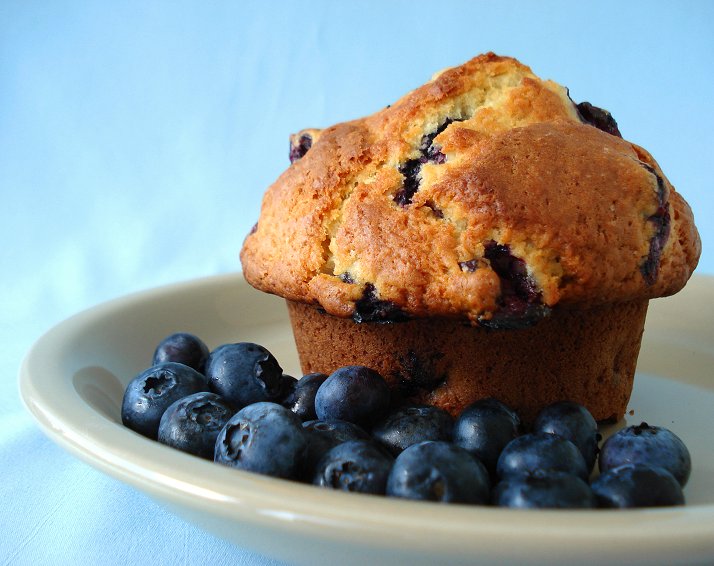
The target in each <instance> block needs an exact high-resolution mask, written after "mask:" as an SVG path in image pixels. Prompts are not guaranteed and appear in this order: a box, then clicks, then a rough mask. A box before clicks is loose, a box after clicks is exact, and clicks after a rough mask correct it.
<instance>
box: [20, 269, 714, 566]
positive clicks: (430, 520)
mask: <svg viewBox="0 0 714 566" xmlns="http://www.w3.org/2000/svg"><path fill="white" fill-rule="evenodd" d="M694 277H695V279H696V280H698V281H699V282H702V283H703V284H704V285H706V286H710V285H714V277H711V276H706V275H695V276H694ZM231 286H237V288H239V289H245V288H246V287H248V284H247V283H246V282H245V280H244V279H243V277H242V274H241V273H240V272H237V273H228V274H221V275H215V276H209V277H202V278H198V279H191V280H188V281H184V282H178V283H172V284H170V285H164V286H160V287H155V288H152V289H148V290H144V291H138V292H135V293H131V294H128V295H126V296H123V297H119V298H116V299H112V300H110V301H107V302H104V303H100V304H98V305H96V306H93V307H90V308H88V309H85V310H83V311H81V312H79V313H77V314H75V315H73V316H71V317H69V318H68V319H66V320H64V321H62V322H60V323H58V324H56V325H54V326H53V327H52V328H51V329H50V330H48V331H47V332H46V333H44V334H43V335H42V336H41V337H40V338H39V339H38V340H37V341H36V342H35V343H34V344H33V345H32V347H31V348H30V350H29V351H28V353H27V354H26V356H25V358H24V359H23V362H22V366H21V368H20V372H19V376H18V379H19V391H20V397H21V399H22V402H23V403H24V405H25V407H26V408H27V410H28V411H29V412H30V414H31V415H32V416H33V418H34V419H35V421H36V422H37V424H38V425H39V427H40V428H41V429H42V430H43V431H44V432H45V434H47V435H48V436H49V437H50V438H51V439H52V440H53V441H54V442H55V443H57V444H58V445H60V446H61V447H62V448H64V449H65V450H67V451H69V452H70V453H72V454H73V455H75V456H77V457H79V458H80V459H81V460H83V461H85V462H87V463H89V464H90V465H92V466H93V467H95V468H97V469H99V470H100V471H102V472H104V473H107V474H108V475H110V476H112V477H115V478H117V479H119V480H120V481H123V482H125V483H128V484H130V485H132V486H134V487H135V488H138V489H140V490H142V491H144V492H145V493H148V494H149V495H152V496H154V497H156V498H159V499H160V500H161V499H162V498H164V497H166V498H172V497H173V498H174V501H173V502H174V503H176V502H179V503H180V504H182V505H187V506H189V507H192V508H194V509H195V510H197V511H201V510H202V511H204V512H205V511H207V510H209V508H214V509H216V510H219V511H220V512H221V513H222V514H224V515H226V516H227V517H230V518H231V519H233V520H236V521H241V522H245V521H249V522H253V521H258V522H260V523H261V524H263V525H264V526H265V527H266V528H289V527H291V526H292V527H296V526H299V528H298V530H301V532H303V533H305V534H308V535H309V534H310V533H313V534H314V533H315V531H316V530H319V531H320V532H321V533H322V534H323V535H325V536H328V537H332V538H335V539H337V540H348V539H352V538H353V537H354V535H355V533H366V532H369V533H378V534H379V536H380V537H381V540H382V541H383V542H384V541H387V538H389V539H391V541H392V543H393V545H396V546H395V548H399V543H402V544H403V543H404V541H405V540H407V539H409V540H412V539H413V538H414V535H413V532H414V531H412V534H410V535H409V536H405V535H404V534H403V533H404V531H405V527H406V526H409V527H410V528H412V529H417V530H418V529H419V527H422V528H423V527H424V525H427V524H428V525H429V533H430V534H431V536H430V537H429V538H430V539H439V541H440V542H439V544H431V546H433V550H442V551H444V550H445V549H446V550H448V548H453V545H454V544H457V543H463V542H464V540H463V539H464V537H466V536H468V537H469V539H470V543H469V544H467V545H466V546H465V547H462V548H461V550H464V551H467V552H473V550H474V549H475V548H478V549H479V551H481V552H483V551H485V550H487V548H483V547H482V545H484V544H486V545H487V546H488V543H489V540H491V539H492V538H493V537H494V535H497V534H499V533H501V534H502V533H503V532H504V531H505V530H507V532H508V534H509V536H514V537H519V540H521V543H522V544H523V545H526V546H535V547H537V548H540V549H544V547H546V546H548V545H550V544H551V543H553V542H554V541H556V540H557V541H560V540H562V537H563V530H566V531H567V533H568V537H569V540H570V544H576V545H578V544H579V545H583V550H587V549H591V548H593V547H594V546H599V545H602V544H603V543H604V542H607V543H608V544H609V545H611V546H612V547H618V546H625V547H626V548H633V551H635V549H634V547H637V548H636V550H637V551H639V550H641V547H639V546H638V544H641V543H644V542H646V543H647V544H648V545H649V546H648V548H647V553H648V554H651V555H652V554H655V555H657V556H659V558H660V559H661V558H662V557H663V556H664V555H667V556H669V555H671V551H672V549H674V548H676V547H679V546H680V544H681V543H682V542H683V541H686V543H687V547H688V548H689V550H690V551H695V550H696V549H699V550H700V551H701V552H703V554H701V556H707V557H711V556H714V504H687V505H686V506H684V507H676V508H674V507H673V508H658V509H637V510H626V511H622V510H585V511H575V510H538V511H532V510H531V511H528V510H524V511H521V510H511V509H499V508H494V507H477V506H465V505H464V506H461V505H450V506H445V505H440V504H436V503H425V502H414V501H406V500H404V501H402V500H395V499H392V498H386V497H375V496H372V497H374V499H371V498H370V500H369V501H367V499H366V498H367V497H370V496H364V495H355V494H344V493H340V492H334V491H331V490H320V489H317V488H315V487H313V486H309V485H303V484H299V483H297V482H291V481H287V480H279V479H274V478H267V477H263V476H257V475H254V474H250V473H248V472H241V471H238V470H234V469H229V468H224V467H221V466H216V465H215V464H213V463H211V462H208V461H201V460H200V459H198V458H193V457H191V456H188V455H186V454H183V453H180V452H178V451H176V450H173V449H171V448H168V447H166V446H163V445H161V444H158V443H156V442H155V441H152V440H149V439H146V438H144V437H141V436H140V435H138V434H136V433H134V432H132V431H130V430H128V429H125V428H124V427H122V426H121V425H118V427H116V428H117V429H120V430H111V428H107V426H108V425H107V423H108V422H109V423H110V425H109V426H111V425H114V426H116V423H111V422H110V421H108V420H107V419H106V418H105V417H104V416H102V415H98V413H97V412H96V410H92V409H91V408H89V407H88V406H85V407H84V409H80V410H78V412H77V413H75V414H74V415H72V416H71V417H67V415H65V414H62V411H61V408H59V407H57V406H56V405H57V403H58V402H59V400H58V398H57V397H53V396H49V397H48V395H47V394H46V393H45V392H43V391H42V390H41V387H40V386H41V385H42V379H41V378H38V376H39V375H42V368H43V367H46V366H47V365H51V364H49V362H48V360H47V355H48V353H49V354H50V359H51V354H53V353H54V354H55V355H56V354H57V351H58V349H61V345H62V342H63V340H62V338H63V336H64V335H66V333H67V332H70V333H72V332H77V331H78V330H81V328H82V327H84V326H86V325H87V324H90V323H91V322H93V321H95V320H97V319H101V317H103V316H108V315H109V314H110V313H112V312H115V311H116V310H117V309H119V310H122V309H126V308H131V307H132V306H136V305H138V304H141V303H144V302H145V301H151V300H153V299H154V298H156V297H157V296H161V297H166V296H168V295H171V294H176V295H180V294H186V293H189V294H190V293H193V292H196V291H197V290H205V289H206V288H207V287H211V288H212V287H215V288H223V287H231ZM239 292H242V291H239ZM285 318H286V320H287V313H286V314H285ZM58 381H59V382H60V383H65V382H66V383H69V382H70V380H69V379H66V380H58ZM68 393H69V396H70V398H71V393H72V392H68ZM74 394H75V395H76V396H77V397H78V398H79V396H78V394H77V393H76V392H74ZM85 405H86V403H85ZM92 413H94V414H92ZM98 418H99V419H103V420H104V421H106V422H102V421H101V420H97V419H98ZM82 419H87V421H86V422H82ZM92 427H94V428H92ZM107 431H109V433H108V432H107ZM107 434H108V436H107ZM102 435H105V436H103V437H102ZM117 438H119V444H118V445H117V444H116V443H115V444H112V442H114V441H115V439H117ZM110 440H111V441H112V442H109V441H110ZM137 443H141V444H137ZM143 443H150V447H148V446H147V445H146V444H143ZM110 445H111V446H110ZM112 447H113V448H114V450H112ZM132 447H135V448H136V447H140V448H142V450H141V451H139V452H133V453H132V450H131V449H132ZM118 449H121V450H118ZM157 449H158V450H159V451H160V452H159V454H160V455H161V456H160V457H157V458H155V459H153V460H148V459H146V458H144V457H143V454H144V450H152V451H155V450H157ZM137 454H139V455H140V456H139V457H138V461H137V456H136V455H137ZM186 458H192V460H196V461H192V462H191V465H186V461H185V459H186ZM197 467H198V469H199V470H201V471H202V473H203V474H204V476H203V477H204V478H205V477H206V476H208V477H209V478H210V479H211V480H212V481H213V482H216V485H217V486H219V489H206V488H205V486H202V485H198V484H199V482H197V481H196V477H195V475H193V474H195V471H196V468H197ZM236 474H238V475H236ZM229 486H230V487H229ZM291 495H292V496H293V498H291V497H290V496H291ZM295 497H297V499H295ZM306 500H309V501H310V505H309V506H308V508H307V509H306V508H305V501H306ZM365 503H368V504H365ZM534 513H538V521H535V522H534V521H533V517H534ZM534 523H535V524H534ZM655 531H656V534H653V533H654V532H655ZM400 533H402V535H401V536H400ZM496 538H498V537H496ZM638 541H639V542H638ZM415 542H416V543H417V546H419V544H418V543H419V541H415ZM430 542H431V543H433V540H431V541H430ZM421 546H422V547H424V546H425V545H424V544H423V543H422V544H421ZM489 548H490V547H489ZM410 550H414V549H410ZM458 550H459V549H455V550H454V551H455V552H457V551H458ZM491 550H495V549H492V548H491ZM425 551H426V550H425ZM537 554H538V553H537V552H536V555H537ZM494 555H496V554H494ZM618 555H619V553H618ZM544 556H545V555H544ZM693 556H696V555H692V554H690V555H689V557H690V558H692V557H693ZM603 557H604V555H602V554H601V555H600V556H599V558H600V559H602V558H603Z"/></svg>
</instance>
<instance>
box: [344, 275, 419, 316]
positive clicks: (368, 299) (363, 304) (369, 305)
mask: <svg viewBox="0 0 714 566" xmlns="http://www.w3.org/2000/svg"><path fill="white" fill-rule="evenodd" d="M352 319H353V320H354V321H355V322H357V323H362V322H378V323H382V324H389V323H392V322H404V321H405V320H408V319H409V316H408V315H407V314H406V313H405V312H403V311H402V310H400V309H399V307H398V306H397V305H395V304H394V303H393V302H391V301H383V300H380V299H378V298H377V290H376V289H375V287H374V285H372V284H371V283H367V284H366V285H365V286H364V293H363V294H362V298H361V299H359V300H358V301H357V302H355V312H354V314H353V315H352Z"/></svg>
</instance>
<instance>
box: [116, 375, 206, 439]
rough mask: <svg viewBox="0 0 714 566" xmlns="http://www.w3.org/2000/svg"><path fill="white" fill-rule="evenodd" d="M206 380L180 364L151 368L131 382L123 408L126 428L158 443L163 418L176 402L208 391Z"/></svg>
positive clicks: (122, 418) (125, 395)
mask: <svg viewBox="0 0 714 566" xmlns="http://www.w3.org/2000/svg"><path fill="white" fill-rule="evenodd" d="M207 389H208V386H207V385H206V379H205V378H204V376H203V375H201V374H200V373H198V372H197V371H196V370H195V369H193V368H190V367H188V366H185V365H183V364H179V363H176V362H166V363H164V364H159V365H157V366H153V367H150V368H149V369H147V370H145V371H143V372H142V373H140V374H139V375H137V376H136V377H135V378H134V379H132V380H131V381H130V382H129V385H127V387H126V390H125V391H124V398H123V399H122V405H121V420H122V423H124V426H126V427H128V428H130V429H132V430H134V431H136V432H138V433H139V434H143V435H144V436H147V437H149V438H152V439H154V440H156V437H157V434H158V431H159V422H160V421H161V415H163V414H164V411H165V410H166V409H168V408H169V405H171V404H172V403H173V402H174V401H178V400H179V399H181V398H182V397H186V396H187V395H191V394H192V393H198V392H199V391H206V390H207Z"/></svg>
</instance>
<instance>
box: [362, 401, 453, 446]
mask: <svg viewBox="0 0 714 566" xmlns="http://www.w3.org/2000/svg"><path fill="white" fill-rule="evenodd" d="M453 426H454V421H453V419H452V418H451V415H450V414H449V413H447V412H446V411H444V410H443V409H439V408H438V407H432V406H428V405H418V406H414V407H403V408H401V409H397V410H395V411H392V412H391V413H390V414H388V415H387V416H386V417H385V418H384V419H383V420H381V421H380V422H378V423H377V424H376V425H375V427H374V429H373V430H372V436H373V437H374V439H375V440H376V441H377V442H379V443H380V444H382V445H383V446H384V447H385V448H386V449H387V450H389V451H390V452H391V453H392V455H394V456H396V455H397V454H399V453H400V452H401V451H402V450H404V449H405V448H408V447H409V446H411V445H412V444H417V443H419V442H423V441H425V440H446V441H448V440H451V431H452V429H453Z"/></svg>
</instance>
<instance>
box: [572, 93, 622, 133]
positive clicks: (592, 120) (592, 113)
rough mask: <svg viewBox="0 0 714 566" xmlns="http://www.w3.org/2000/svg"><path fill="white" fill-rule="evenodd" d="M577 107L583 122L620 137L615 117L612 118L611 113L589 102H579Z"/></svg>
mask: <svg viewBox="0 0 714 566" xmlns="http://www.w3.org/2000/svg"><path fill="white" fill-rule="evenodd" d="M577 107H578V112H579V113H580V117H581V118H582V120H583V122H586V123H588V124H590V125H592V126H595V127H596V128H598V129H599V130H602V131H603V132H607V133H608V134H610V135H613V136H617V137H618V138H621V137H622V134H621V133H620V129H619V128H618V127H617V122H616V121H615V118H613V117H612V114H610V113H609V112H608V111H607V110H604V109H602V108H598V107H597V106H594V105H592V104H590V103H589V102H581V103H580V104H578V105H577Z"/></svg>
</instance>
